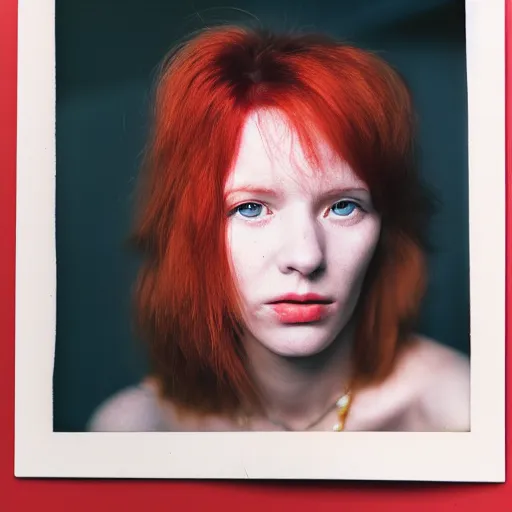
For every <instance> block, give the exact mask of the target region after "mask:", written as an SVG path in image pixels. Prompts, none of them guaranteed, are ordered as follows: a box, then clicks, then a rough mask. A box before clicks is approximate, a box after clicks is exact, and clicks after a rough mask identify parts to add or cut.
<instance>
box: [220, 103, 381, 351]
mask: <svg viewBox="0 0 512 512" xmlns="http://www.w3.org/2000/svg"><path fill="white" fill-rule="evenodd" d="M319 150H320V152H321V155H322V158H323V168H322V169H321V171H319V170H316V169H313V168H312V167H311V166H310V164H309V163H308V161H307V160H306V158H305V156H304V154H303V151H302V149H301V147H300V144H299V143H298V141H297V140H296V137H295V136H294V134H293V133H292V132H291V130H290V129H289V127H288V125H287V122H286V119H283V118H282V117H281V116H280V115H279V114H277V113H275V112H266V113H262V112H256V113H255V114H253V115H251V116H250V117H249V118H248V120H247V122H246V125H245V127H244V132H243V136H242V141H241V147H240V151H239V154H238V155H237V159H236V161H235V164H234V167H233V169H232V171H231V173H230V175H229V176H228V180H227V182H226V187H225V192H226V201H227V209H228V211H230V212H232V213H231V215H230V217H229V219H228V232H227V248H228V254H229V257H230V260H231V264H232V269H233V273H234V276H235V281H236V283H237V287H238V291H239V294H240V296H241V299H242V306H243V311H244V316H245V323H246V326H247V330H248V335H250V336H252V337H253V338H254V339H256V340H257V341H258V342H259V343H261V344H263V345H264V346H265V347H267V349H269V350H271V351H272V352H274V353H276V354H280V355H284V356H307V355H313V354H315V353H318V352H320V351H322V350H323V349H325V348H326V347H328V346H329V345H330V344H331V343H332V342H333V340H334V339H335V338H336V336H337V335H338V334H339V333H340V332H341V330H342V329H343V328H344V327H345V325H346V324H347V322H348V321H349V319H350V317H351V315H352V313H353V311H354V308H355V306H356V303H357V300H358V297H359V294H360V289H361V285H362V282H363V279H364V276H365V273H366V271H367V268H368V265H369V263H370V261H371V258H372V256H373V253H374V251H375V246H376V244H377V241H378V239H379V235H380V218H379V216H378V214H377V213H376V212H375V211H374V210H373V207H372V203H371V195H370V192H369V190H368V187H367V186H366V184H365V183H363V182H362V181H361V180H360V179H359V178H358V177H357V176H356V174H355V173H354V172H353V171H352V169H351V168H350V167H349V166H348V164H347V163H346V162H344V161H343V160H341V159H340V158H338V157H336V155H334V154H333V153H332V152H331V151H329V148H328V147H327V145H326V144H322V143H321V142H320V145H319ZM254 189H257V190H254ZM333 191H334V192H333ZM340 201H344V202H342V203H340ZM351 202H352V203H354V204H356V205H357V206H356V207H354V205H353V204H352V203H351ZM247 203H251V206H243V205H246V204H247ZM334 205H338V206H337V207H336V208H333V206H334ZM237 207H238V208H239V210H236V208H237ZM240 208H241V209H240ZM338 212H341V213H342V214H338ZM346 213H348V214H346ZM244 214H245V215H244ZM287 293H297V294H305V293H316V294H319V295H322V296H326V297H330V298H331V299H332V302H333V303H332V304H330V305H329V308H327V309H328V311H327V312H326V314H325V315H320V317H322V318H321V319H319V320H318V321H311V322H307V321H302V322H300V323H291V324H290V323H286V316H287V312H286V311H288V313H289V312H290V311H292V309H293V308H292V309H290V308H288V310H286V308H285V307H283V308H282V311H281V314H279V313H276V311H275V308H272V307H270V306H269V305H268V302H269V301H271V300H273V299H275V298H276V297H278V296H281V295H283V294H287ZM311 311H314V310H313V309H312V310H310V311H309V312H307V308H305V309H304V310H303V315H304V316H303V319H307V316H306V315H312V313H311ZM295 312H296V311H295ZM317 313H318V311H317ZM316 316H319V315H318V314H317V315H316ZM314 317H315V315H312V316H311V318H312V320H314ZM283 320H285V321H283Z"/></svg>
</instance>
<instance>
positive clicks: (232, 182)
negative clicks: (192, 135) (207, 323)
mask: <svg viewBox="0 0 512 512" xmlns="http://www.w3.org/2000/svg"><path fill="white" fill-rule="evenodd" d="M319 144H320V146H319V148H320V153H321V155H322V162H323V164H322V165H323V169H322V171H323V172H318V170H316V169H312V168H311V165H310V164H309V162H308V161H307V159H306V158H305V156H304V154H303V152H302V150H301V148H300V144H298V141H297V140H296V137H294V135H293V133H292V132H291V130H290V129H289V127H288V124H287V123H286V120H285V119H283V118H282V117H281V116H279V115H278V114H277V113H275V112H274V113H263V112H257V113H255V114H253V115H252V116H250V117H249V118H248V120H247V123H246V125H245V129H244V133H243V137H242V142H241V147H240V152H239V155H238V157H237V159H236V162H235V165H234V167H233V169H232V172H231V174H230V176H229V178H228V180H227V183H226V188H225V193H226V194H225V195H226V211H227V213H228V215H229V220H228V232H227V247H228V253H229V256H230V262H231V265H232V269H233V276H234V279H235V282H236V283H237V287H238V291H239V294H240V299H241V303H242V309H243V314H244V320H245V323H246V335H245V338H244V339H243V344H244V347H245V350H246V351H247V353H248V355H249V361H250V367H249V371H250V372H251V374H252V376H253V379H254V381H255V382H256V383H257V385H258V387H259V389H260V390H261V393H262V396H263V398H264V407H265V412H264V413H263V414H256V415H250V414H249V417H248V418H245V417H235V418H224V417H211V416H209V417H199V416H196V415H193V414H178V413H177V411H176V409H175V408H174V407H173V405H172V404H170V403H168V402H165V403H164V404H163V405H164V410H165V414H166V418H167V421H168V424H169V430H192V431H193V430H203V431H209V430H228V431H229V430H256V431H265V430H304V429H306V428H308V427H309V425H311V424H312V423H314V425H313V426H312V427H311V428H310V429H311V430H332V427H333V425H334V424H335V423H336V422H337V416H336V411H335V410H334V409H332V410H330V412H328V413H327V414H325V415H324V413H325V411H327V410H329V408H330V407H331V404H334V403H335V402H336V400H337V398H339V397H340V396H341V395H342V394H343V393H344V391H346V389H347V387H348V386H349V383H350V372H351V368H350V358H349V354H350V344H351V339H352V326H351V323H350V320H351V316H352V313H353V310H354V307H355V305H356V303H357V300H358V298H359V294H360V287H361V283H362V280H363V279H364V276H365V273H366V270H367V267H368V264H369V262H370V260H371V258H372V255H373V253H374V250H375V246H376V243H377V241H378V238H379V236H380V229H381V222H380V218H379V216H378V214H377V213H376V212H375V211H374V209H373V205H372V202H371V194H370V191H369V190H368V187H367V186H366V185H365V183H363V182H362V181H360V180H359V179H358V178H357V176H356V175H355V173H354V172H353V171H352V170H351V169H350V167H349V166H348V165H347V164H346V163H345V162H343V160H342V159H340V158H339V157H337V156H336V155H334V154H332V152H330V151H329V149H328V148H327V146H326V145H322V143H321V142H320V143H319ZM288 293H295V294H306V293H315V294H318V295H321V296H322V297H328V298H329V300H330V303H329V305H328V306H327V307H326V311H325V315H324V316H323V317H322V319H321V320H320V321H312V322H301V323H297V324H295V323H294V324H289V323H283V322H282V321H281V320H280V319H279V318H278V317H277V316H276V314H275V311H274V310H273V308H272V306H271V305H269V302H271V301H272V300H273V299H275V298H276V297H278V296H281V295H283V294H288ZM149 383H150V384H151V385H155V386H156V384H155V383H154V382H153V381H149ZM469 385H470V379H469V362H468V360H467V358H466V357H465V356H463V355H461V354H459V353H457V352H455V351H453V350H452V349H450V348H447V347H445V346H443V345H441V344H439V343H437V342H435V341H433V340H429V339H426V338H424V337H419V336H417V337H415V338H414V339H413V340H412V343H411V345H410V347H409V348H408V349H407V350H405V351H404V352H403V353H402V354H400V356H399V358H398V360H397V364H396V367H395V369H394V371H393V372H392V373H391V375H390V376H389V377H388V378H387V379H385V380H384V381H383V382H381V383H379V384H376V385H373V386H367V387H366V388H363V389H360V390H358V391H357V393H355V394H354V397H353V401H352V405H351V407H350V411H349V415H348V417H347V420H346V423H345V430H347V431H351V430H352V431H386V430H387V431H468V430H469V429H470V396H469ZM244 418H245V419H244ZM318 418H322V419H321V420H319V421H318V422H316V420H317V419H318ZM241 420H243V421H241Z"/></svg>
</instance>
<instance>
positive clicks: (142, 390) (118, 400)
mask: <svg viewBox="0 0 512 512" xmlns="http://www.w3.org/2000/svg"><path fill="white" fill-rule="evenodd" d="M165 429H166V428H165V425H164V421H163V417H162V414H161V410H160V405H159V403H158V398H157V396H156V394H155V393H154V390H152V389H151V388H150V387H149V386H146V385H145V383H141V384H139V385H135V386H130V387H127V388H125V389H122V390H121V391H119V392H117V393H115V394H114V395H112V396H111V397H110V398H108V399H107V400H105V401H104V402H103V403H102V404H100V406H99V407H98V408H97V409H96V410H95V411H94V413H93V415H92V417H91V419H90V420H89V422H88V425H87V430H88V431H91V432H151V431H159V430H165Z"/></svg>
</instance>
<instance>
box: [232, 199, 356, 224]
mask: <svg viewBox="0 0 512 512" xmlns="http://www.w3.org/2000/svg"><path fill="white" fill-rule="evenodd" d="M340 203H347V204H349V205H353V206H354V209H353V210H352V211H351V212H350V213H349V214H348V215H337V217H340V218H349V217H351V216H352V213H353V212H354V211H355V210H358V211H360V212H364V211H365V210H364V209H363V207H362V206H361V204H360V203H358V202H357V201H354V200H352V199H340V200H339V201H336V202H335V203H334V204H333V205H332V206H331V207H330V208H329V210H328V211H327V214H328V212H330V211H332V209H333V208H334V207H335V206H336V205H339V204H340ZM248 205H256V206H261V207H262V208H268V207H267V206H265V205H264V204H263V203H259V202H257V201H247V202H245V203H242V204H239V205H238V206H235V207H234V208H233V209H231V211H230V212H229V213H228V217H231V216H233V215H236V214H237V213H239V212H240V210H241V209H242V208H243V207H244V206H245V207H246V206H248ZM326 216H327V215H325V217H326ZM241 217H243V218H244V219H245V220H249V221H251V220H258V219H259V215H255V216H254V217H248V216H244V215H241Z"/></svg>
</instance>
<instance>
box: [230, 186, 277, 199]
mask: <svg viewBox="0 0 512 512" xmlns="http://www.w3.org/2000/svg"><path fill="white" fill-rule="evenodd" d="M239 192H250V193H252V194H258V195H263V196H267V197H282V195H283V194H282V193H281V192H279V191H277V190H275V189H271V188H266V187H257V186H253V185H245V186H241V187H236V188H232V189H228V190H227V191H226V194H225V197H226V198H227V197H229V196H231V195H233V194H237V193H239Z"/></svg>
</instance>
